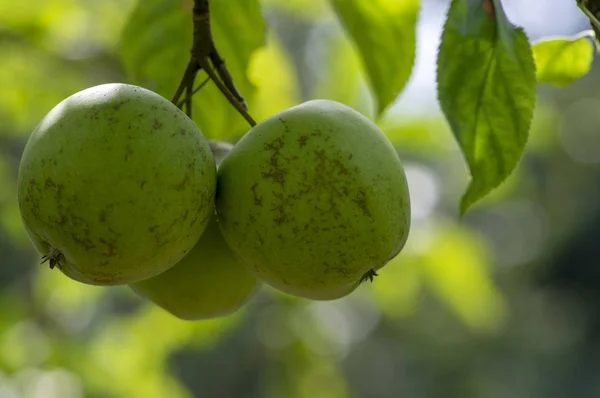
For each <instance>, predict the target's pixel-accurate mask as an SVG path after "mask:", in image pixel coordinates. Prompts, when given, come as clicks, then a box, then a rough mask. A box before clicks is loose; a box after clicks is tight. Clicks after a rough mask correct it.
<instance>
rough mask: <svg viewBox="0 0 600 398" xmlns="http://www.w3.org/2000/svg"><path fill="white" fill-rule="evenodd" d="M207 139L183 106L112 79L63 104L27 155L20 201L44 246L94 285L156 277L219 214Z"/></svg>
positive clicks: (65, 268)
mask: <svg viewBox="0 0 600 398" xmlns="http://www.w3.org/2000/svg"><path fill="white" fill-rule="evenodd" d="M215 191H216V165H215V160H214V157H213V155H212V153H211V151H210V147H209V144H208V140H207V139H206V138H205V137H204V136H203V135H202V133H201V131H200V130H199V128H198V127H197V126H196V125H195V124H194V122H193V121H192V120H191V119H189V118H188V117H187V116H186V115H185V114H184V113H183V112H181V111H180V110H179V109H178V108H177V107H176V106H175V105H173V104H172V103H171V102H169V101H168V100H166V99H165V98H163V97H161V96H159V95H158V94H156V93H153V92H152V91H149V90H146V89H144V88H141V87H136V86H131V85H126V84H120V83H112V84H104V85H100V86H95V87H91V88H88V89H86V90H83V91H80V92H78V93H76V94H74V95H72V96H70V97H68V98H66V99H65V100H63V101H62V102H61V103H59V104H58V105H57V106H56V107H54V108H53V109H52V110H51V111H50V112H49V113H48V114H47V115H46V116H45V117H44V118H43V119H42V121H41V122H40V123H39V124H38V126H37V127H36V128H35V130H34V131H33V133H32V134H31V136H30V138H29V140H28V142H27V145H26V147H25V151H24V153H23V156H22V158H21V163H20V166H19V176H18V202H19V209H20V213H21V219H22V221H23V224H24V226H25V229H26V230H27V232H28V234H29V236H30V238H31V240H32V242H33V243H34V246H35V247H36V249H37V250H38V251H39V252H40V253H41V254H42V255H43V258H44V259H45V260H49V263H50V266H51V267H54V266H56V267H57V268H59V269H60V270H61V271H62V272H63V273H64V274H65V275H67V276H68V277H70V278H72V279H75V280H77V281H80V282H83V283H86V284H92V285H118V284H128V283H133V282H137V281H140V280H143V279H147V278H150V277H152V276H155V275H157V274H159V273H161V272H164V271H165V270H167V269H169V268H170V267H172V266H173V265H175V264H176V263H177V262H178V261H179V260H181V259H182V258H183V256H184V255H185V254H186V253H187V252H189V250H191V248H192V247H193V246H194V244H195V243H196V242H197V241H198V239H199V238H200V236H201V235H202V233H203V231H204V229H205V228H206V225H207V224H208V221H209V219H210V217H211V216H212V214H213V213H214V194H215Z"/></svg>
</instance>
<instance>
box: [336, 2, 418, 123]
mask: <svg viewBox="0 0 600 398" xmlns="http://www.w3.org/2000/svg"><path fill="white" fill-rule="evenodd" d="M331 4H332V5H333V8H334V10H335V11H336V13H337V15H338V17H339V19H340V21H341V23H342V25H343V26H344V28H345V30H346V32H347V33H348V34H349V36H350V38H351V39H352V41H353V42H354V44H355V45H356V47H357V49H358V52H359V53H360V56H361V58H362V61H363V63H364V65H365V68H366V71H367V75H368V77H369V80H370V83H371V89H372V90H373V92H374V94H375V97H376V98H377V113H378V114H379V115H381V113H383V111H384V110H385V109H386V108H387V107H388V106H389V105H390V104H391V103H392V102H393V101H394V100H395V99H396V97H397V96H398V94H400V92H401V91H402V89H403V88H404V86H405V85H406V82H407V81H408V78H409V77H410V75H411V72H412V67H413V64H414V59H415V25H416V22H417V16H418V13H419V0H331Z"/></svg>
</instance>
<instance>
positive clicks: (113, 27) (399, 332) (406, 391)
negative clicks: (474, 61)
mask: <svg viewBox="0 0 600 398" xmlns="http://www.w3.org/2000/svg"><path fill="white" fill-rule="evenodd" d="M334 3H335V4H336V5H337V7H342V6H344V7H350V8H348V9H347V11H346V13H347V14H346V15H348V17H346V19H348V18H351V16H352V15H353V14H352V9H351V7H353V6H354V7H358V5H364V4H368V5H369V6H370V5H371V4H375V3H369V2H360V1H358V0H354V1H341V0H340V1H335V2H327V1H324V0H263V1H261V2H260V8H259V2H258V1H242V0H235V1H233V0H214V1H213V2H212V3H211V4H213V5H214V7H213V14H212V17H213V24H214V26H215V40H216V42H217V45H218V46H219V49H220V51H221V52H222V55H223V56H224V57H225V61H226V63H227V65H228V67H229V68H230V70H231V72H232V74H233V75H234V80H235V82H236V84H237V85H238V88H239V89H240V91H241V92H242V93H243V94H244V96H245V97H246V98H247V100H248V103H249V106H250V111H251V113H252V114H253V116H254V117H255V118H257V119H259V120H260V119H263V118H265V117H267V116H269V115H270V114H272V113H274V112H277V111H279V110H282V109H285V108H287V107H289V106H291V105H294V104H297V103H299V102H301V101H304V100H307V99H311V98H330V99H335V100H337V101H340V102H343V103H346V104H348V105H350V106H353V107H354V108H356V109H358V110H359V111H361V112H363V113H364V114H365V115H367V116H369V117H371V118H372V119H374V120H376V119H377V117H376V115H377V113H378V112H377V111H376V109H380V107H381V106H382V98H384V100H383V103H386V104H387V102H390V101H392V100H393V98H392V94H389V93H387V94H385V95H383V96H382V95H381V93H379V92H378V91H377V90H378V89H377V88H375V90H374V91H373V92H371V89H372V88H373V86H372V84H373V82H372V78H373V77H372V74H373V70H375V69H373V68H375V67H374V66H372V65H371V66H369V65H368V64H366V63H365V62H364V60H363V58H362V57H363V56H364V53H365V52H366V51H375V52H378V54H381V56H382V57H383V58H382V59H386V58H385V57H390V56H391V55H390V54H388V53H387V52H389V51H392V52H393V51H400V50H402V51H404V49H406V48H411V47H410V46H411V45H412V44H411V43H412V41H411V40H414V39H413V38H410V40H409V41H411V42H410V43H409V42H406V41H404V40H408V39H406V37H407V36H404V35H399V36H398V37H399V39H398V40H400V41H401V43H398V46H397V47H396V46H394V45H391V46H390V42H382V47H381V48H379V47H376V46H371V47H369V44H368V42H367V43H366V44H365V43H364V42H363V43H362V44H361V42H359V40H357V36H358V37H360V33H361V32H360V30H359V29H358V28H356V26H355V25H352V22H348V21H346V22H345V24H344V23H342V22H340V20H338V19H337V18H336V13H335V12H334V7H333V5H334ZM191 4H192V2H191V1H189V0H188V1H183V0H178V1H159V0H145V1H139V2H135V1H134V0H105V1H102V2H93V1H80V0H57V1H51V2H42V1H39V0H23V1H20V2H10V1H8V0H0V54H1V55H2V57H1V59H2V62H0V397H1V398H42V397H43V398H81V397H91V398H113V397H114V398H121V397H123V398H125V397H126V398H137V397H140V398H142V397H143V398H148V397H150V398H151V397H174V398H179V397H181V398H188V397H189V398H191V397H257V398H258V397H261V398H262V397H268V398H271V397H272V398H279V397H291V398H295V397H298V398H304V397H306V398H309V397H310V398H312V397H327V398H337V397H340V398H346V397H348V398H350V397H352V398H355V397H374V398H375V397H394V396H401V397H410V398H419V397H444V398H446V397H457V398H458V397H460V398H464V397H486V398H495V397H498V398H504V397H565V396H578V397H597V396H598V391H600V380H599V379H598V378H597V377H596V375H595V369H596V368H597V366H599V365H600V362H599V360H598V358H597V355H595V353H596V352H597V350H599V349H600V317H599V316H598V314H597V310H596V308H597V306H598V305H599V304H600V294H598V293H597V292H598V291H599V290H598V288H597V287H598V283H600V272H599V271H598V268H597V265H596V264H595V263H596V259H597V258H598V256H599V255H600V253H598V252H597V251H598V249H597V248H598V245H597V241H598V239H600V200H599V198H600V184H598V181H600V156H598V154H599V153H600V138H598V137H600V136H599V135H598V134H597V132H598V131H600V116H599V114H598V112H597V108H598V106H600V105H599V104H600V98H599V95H598V92H600V90H599V89H600V84H599V83H598V82H600V74H599V72H598V71H597V70H596V69H595V68H592V70H591V73H590V74H589V75H587V76H585V77H582V78H581V79H579V80H577V81H575V82H574V83H573V85H571V86H569V87H568V88H563V89H560V90H558V89H556V88H553V87H547V86H543V87H540V88H539V90H538V100H537V107H536V111H535V114H534V118H533V122H532V129H531V132H530V139H529V142H528V146H527V149H526V156H525V158H524V159H523V161H522V162H521V163H520V164H519V166H518V167H517V168H516V170H515V172H514V173H513V175H512V176H511V177H510V178H509V179H508V180H507V182H506V183H505V184H503V185H502V187H501V188H499V189H497V190H495V191H494V192H493V193H492V194H491V195H490V196H489V197H486V198H485V200H482V201H481V202H480V205H478V206H477V207H476V208H475V209H473V210H472V212H470V213H469V214H468V215H467V216H466V217H465V218H464V219H460V218H459V217H458V215H457V214H456V210H455V209H456V206H457V203H458V201H459V198H460V195H461V193H462V192H463V191H464V189H465V186H466V184H467V183H468V178H467V177H468V174H467V170H466V169H465V166H464V164H463V160H462V156H461V154H460V151H459V146H458V145H457V143H456V142H455V140H454V139H453V137H452V133H451V130H450V128H449V126H448V125H447V124H446V122H445V121H444V119H443V118H442V115H441V112H440V110H439V109H437V108H435V109H427V112H425V116H423V115H410V114H407V113H405V112H403V111H402V109H401V108H400V106H401V105H402V101H400V102H399V106H398V107H397V106H392V107H390V108H389V109H388V110H387V111H386V113H385V114H384V116H383V118H381V119H380V120H378V119H377V120H378V123H379V125H380V126H381V128H382V129H383V131H384V132H385V133H386V134H387V136H388V138H389V139H390V140H391V141H392V142H393V144H394V145H395V146H396V148H397V149H398V152H399V153H400V155H401V157H402V159H403V162H404V164H405V167H406V174H407V178H408V180H409V185H410V191H411V196H412V202H413V204H412V206H413V208H412V212H413V219H412V224H413V227H412V231H411V235H410V238H409V241H408V243H407V246H406V249H405V250H404V251H403V252H402V253H401V254H400V255H399V256H398V257H397V258H395V259H394V260H393V261H392V262H391V263H390V264H389V265H388V266H386V267H385V268H383V269H382V270H381V272H380V276H378V277H377V278H376V279H375V281H374V283H372V284H365V285H363V286H361V287H360V288H359V289H358V290H357V291H355V292H354V293H353V294H352V295H350V296H349V297H346V298H344V299H341V300H336V301H333V302H311V301H308V300H300V299H295V298H293V297H291V296H288V295H285V294H283V293H279V292H277V291H275V290H273V289H269V288H264V289H263V291H262V292H261V294H259V295H258V296H257V297H255V298H254V299H253V300H252V301H251V302H250V303H249V304H248V305H247V306H246V307H245V308H243V309H242V310H241V311H239V312H238V313H236V314H234V315H232V316H229V317H226V318H223V319H217V320H213V321H202V322H184V321H180V320H177V319H175V318H173V317H172V316H170V315H169V314H167V313H166V312H164V311H162V310H161V309H159V308H156V307H155V306H153V305H151V304H149V303H148V302H145V301H143V300H141V299H140V298H139V297H137V296H135V295H134V294H132V293H131V291H130V290H129V289H128V288H126V287H110V288H100V287H93V286H86V285H82V284H79V283H77V282H74V281H72V280H70V279H68V278H66V277H64V276H63V275H61V274H60V273H59V272H57V271H50V270H49V269H48V268H47V267H43V266H40V265H39V257H38V256H37V254H36V253H34V252H33V248H32V247H31V245H30V243H29V241H28V239H27V236H26V234H25V231H24V230H23V227H22V224H21V222H20V219H19V213H18V207H17V204H16V188H15V181H16V175H17V168H18V162H19V158H20V154H21V151H22V149H23V147H24V144H25V142H26V140H27V138H28V135H29V133H30V132H31V131H32V129H33V128H34V126H35V125H36V123H37V122H38V121H39V119H40V118H41V117H42V116H43V115H44V114H45V113H47V112H48V111H49V110H50V109H51V108H52V106H54V105H55V104H56V103H58V102H59V101H60V100H62V99H63V98H64V97H66V96H68V95H70V94H72V93H74V92H76V91H79V90H81V89H84V88H86V87H88V86H91V85H95V84H100V83H106V82H114V81H122V82H129V83H135V84H140V85H143V86H145V87H148V88H151V89H154V90H158V91H159V92H160V93H161V94H163V95H164V96H166V97H167V98H169V97H170V96H171V95H172V94H173V92H174V90H175V87H176V85H177V82H178V79H179V78H180V75H181V74H182V72H183V68H184V66H185V62H186V61H187V57H188V47H189V43H190V40H191V37H190V29H191V24H190V21H189V17H190V15H189V11H190V9H191ZM377 4H378V5H379V7H384V5H386V6H389V7H394V6H396V7H399V8H402V9H403V7H408V8H410V7H412V6H413V5H414V4H416V2H413V1H409V0H406V1H402V2H398V3H395V2H391V1H387V2H385V1H382V0H380V1H378V2H377ZM398 4H401V5H398ZM423 4H424V6H423V7H422V10H421V21H420V23H422V24H431V23H432V22H431V20H430V19H428V18H430V17H431V15H432V14H434V13H435V12H436V10H437V12H438V13H443V12H444V10H445V9H446V7H447V5H448V4H447V2H437V1H433V0H431V1H423ZM381 10H383V8H379V9H378V8H376V7H374V6H373V8H372V13H373V14H372V15H370V17H371V18H372V21H375V20H378V21H379V20H382V21H388V23H389V24H390V26H389V27H387V28H385V29H389V30H390V31H391V30H394V29H396V28H395V27H393V26H396V25H395V24H397V23H400V22H401V21H400V20H398V19H396V18H392V17H391V16H392V15H395V14H393V13H390V14H389V15H387V14H386V15H383V14H382V13H381ZM390 10H392V9H391V8H390ZM411 10H413V11H414V9H413V8H411ZM392 11H393V10H392ZM411 15H414V14H411ZM557 17H560V18H562V17H563V16H557ZM411 18H412V17H411ZM409 19H410V18H409ZM367 22H369V21H367ZM369 23H370V22H369ZM402 23H404V22H402ZM436 23H438V22H436ZM585 23H586V21H585V20H581V19H580V20H577V19H574V22H573V32H571V33H575V32H579V31H581V30H582V29H585V28H586V26H585ZM548 24H549V32H551V30H550V29H551V28H552V24H551V23H550V22H549V23H548ZM345 25H348V26H345ZM352 26H354V27H352ZM525 28H527V26H525ZM364 29H366V27H365V28H364ZM382 29H384V28H382ZM399 29H402V27H400V28H399ZM440 29H441V26H439V29H438V30H436V33H435V34H436V35H438V34H439V32H440V31H441V30H440ZM394 31H395V30H394ZM423 32H425V31H423ZM558 33H561V32H556V34H558ZM552 34H553V35H554V33H552ZM382 35H386V36H387V35H388V33H382ZM408 36H410V35H408ZM363 39H366V38H363V37H361V39H360V40H363ZM417 39H418V41H417V46H416V52H417V55H418V54H419V53H420V51H422V52H425V51H426V48H427V45H430V44H428V43H429V42H431V41H433V42H434V43H436V40H437V36H436V37H433V38H432V37H429V36H427V34H426V32H425V33H423V35H422V36H421V39H419V35H417ZM371 40H372V38H371ZM384 44H385V46H384ZM392 44H395V43H392ZM400 44H401V45H400ZM555 44H556V43H555ZM539 48H540V47H538V49H539ZM586 48H587V47H586ZM551 50H552V49H551ZM569 50H573V51H579V50H578V47H577V48H575V49H572V48H571V47H569ZM582 51H584V53H585V52H586V51H588V50H582ZM409 52H410V51H409ZM536 54H537V55H536V56H537V57H540V56H541V55H543V54H542V52H537V53H536ZM550 55H551V54H550ZM394 56H397V55H394ZM539 59H541V58H538V60H539ZM573 59H575V60H583V57H575V58H573ZM401 61H402V62H403V63H402V65H404V67H408V66H407V65H408V63H405V61H407V59H402V60H401ZM381 62H383V63H382V64H380V65H379V66H378V67H380V68H383V69H381V72H380V73H384V75H382V77H384V80H383V81H386V79H387V78H385V76H387V75H385V74H386V73H392V72H394V71H393V70H392V71H391V72H390V71H389V70H388V69H387V66H389V65H386V64H385V61H381ZM411 62H412V61H411ZM586 62H587V61H586ZM578 65H579V64H578ZM424 67H427V65H423V64H422V63H419V58H418V57H417V62H416V64H415V66H414V68H415V70H418V69H419V68H424ZM562 67H564V66H561V68H562ZM553 68H554V67H553ZM376 70H379V69H376ZM552 70H553V71H554V70H556V69H552ZM561 71H562V72H561ZM561 71H559V72H560V73H563V72H564V73H567V74H568V75H569V76H573V75H572V73H574V72H573V71H574V69H561ZM553 73H554V72H553ZM201 76H202V75H201ZM394 76H395V77H398V76H402V79H398V81H402V82H401V84H400V83H398V84H399V85H390V87H385V89H386V90H387V89H389V90H390V92H394V91H397V90H399V89H400V88H399V87H401V85H404V83H405V82H404V80H405V79H406V76H405V72H403V73H401V74H398V75H394ZM538 76H539V75H538ZM553 76H554V75H553ZM430 78H431V79H432V80H433V78H434V76H430ZM198 83H200V82H198ZM413 83H414V82H411V81H410V80H409V81H408V86H410V85H411V84H413ZM375 87H377V86H375ZM430 94H431V96H432V97H433V96H434V95H435V93H434V92H433V91H432V92H431V93H430ZM401 99H402V96H401ZM194 101H195V104H196V105H195V108H194V117H195V120H196V121H197V122H198V123H199V124H200V126H201V127H202V129H203V131H204V133H205V134H206V135H207V136H209V137H213V138H214V137H219V138H222V139H227V140H231V141H235V140H236V139H237V138H239V137H240V136H241V135H242V134H243V133H244V132H245V131H246V130H247V128H248V127H247V126H246V125H244V121H243V119H241V118H240V117H239V116H238V115H237V114H236V113H235V111H234V110H233V108H231V107H230V106H229V105H228V104H227V102H226V100H225V99H224V98H222V97H221V96H220V95H218V93H217V92H216V89H215V87H214V86H213V85H212V84H208V85H207V86H206V87H204V88H203V89H202V90H201V91H200V92H199V93H198V95H197V96H196V97H195V98H194ZM406 101H409V102H410V101H413V99H412V98H408V99H406Z"/></svg>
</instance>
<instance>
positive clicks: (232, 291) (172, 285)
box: [131, 141, 261, 320]
mask: <svg viewBox="0 0 600 398" xmlns="http://www.w3.org/2000/svg"><path fill="white" fill-rule="evenodd" d="M210 146H211V150H212V151H213V154H214V156H215V160H216V162H217V165H219V164H220V163H221V161H222V159H224V158H225V157H226V156H227V154H228V153H229V152H230V151H231V148H233V146H232V145H231V144H228V143H225V142H221V141H211V142H210ZM260 286H261V283H260V282H259V281H258V280H257V279H256V278H255V277H254V275H252V273H250V271H248V270H247V269H246V267H245V266H244V265H243V264H242V263H241V262H240V261H239V260H238V259H237V257H236V255H235V254H234V253H233V252H232V251H231V249H230V248H229V246H227V243H225V240H224V239H223V235H222V234H221V231H220V229H219V226H218V224H217V218H216V215H214V216H213V217H212V218H211V221H210V222H209V224H208V227H207V228H206V230H205V231H204V234H203V235H202V237H201V238H200V240H199V241H198V243H196V245H195V246H194V248H193V249H192V250H191V251H190V252H189V253H188V254H187V255H186V256H185V257H184V258H183V259H182V260H181V261H180V262H178V263H177V264H175V266H173V267H172V268H170V269H168V270H167V271H165V272H163V273H162V274H160V275H157V276H155V277H153V278H150V279H146V280H144V281H141V282H138V283H135V284H132V285H131V288H132V289H133V290H134V291H135V292H136V293H138V294H139V295H140V296H142V297H145V298H147V299H149V300H151V301H152V302H154V303H155V304H157V305H158V306H160V307H162V308H163V309H164V310H166V311H168V312H170V313H171V314H172V315H174V316H176V317H178V318H180V319H183V320H200V319H210V318H216V317H222V316H226V315H229V314H231V313H233V312H235V311H237V310H238V309H239V308H241V307H242V306H243V305H244V304H245V303H246V302H247V301H248V300H250V298H251V297H253V296H254V294H255V293H256V292H257V291H258V290H259V289H260Z"/></svg>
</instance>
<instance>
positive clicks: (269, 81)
mask: <svg viewBox="0 0 600 398" xmlns="http://www.w3.org/2000/svg"><path fill="white" fill-rule="evenodd" d="M248 75H249V77H250V80H251V82H252V83H253V84H254V85H255V86H256V95H255V97H254V99H253V101H252V102H251V106H252V116H253V117H254V118H255V119H256V120H257V121H258V120H262V119H265V118H267V117H269V116H271V115H273V114H274V113H277V112H280V111H282V110H284V109H287V108H289V107H291V106H294V105H296V104H297V103H298V102H299V93H298V88H297V87H298V82H297V81H296V72H295V70H294V66H293V65H292V64H291V62H290V60H289V59H288V58H287V56H286V53H285V52H284V51H283V49H282V48H281V46H280V45H279V43H278V42H277V41H276V40H275V38H274V37H269V38H268V40H267V44H266V46H265V47H263V48H261V49H260V50H258V51H256V52H254V54H253V56H252V59H251V62H250V66H249V70H248Z"/></svg>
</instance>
